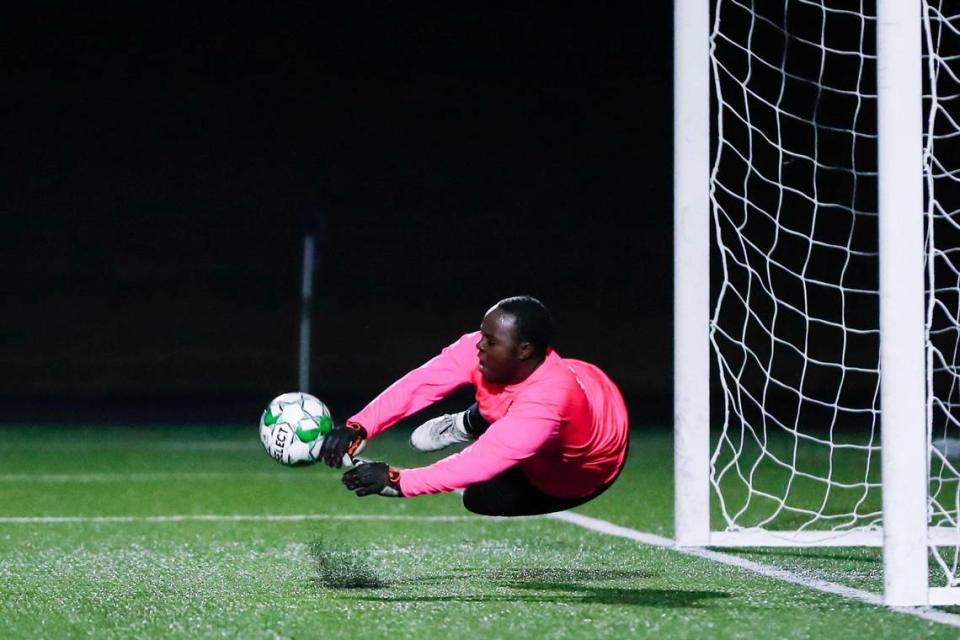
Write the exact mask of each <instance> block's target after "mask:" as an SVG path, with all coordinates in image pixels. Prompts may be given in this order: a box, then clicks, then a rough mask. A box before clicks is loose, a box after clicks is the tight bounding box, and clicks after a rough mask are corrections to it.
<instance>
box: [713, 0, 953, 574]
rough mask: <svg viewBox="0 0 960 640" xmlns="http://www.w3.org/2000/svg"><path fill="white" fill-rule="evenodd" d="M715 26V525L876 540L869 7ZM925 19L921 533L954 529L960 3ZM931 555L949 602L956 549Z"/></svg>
mask: <svg viewBox="0 0 960 640" xmlns="http://www.w3.org/2000/svg"><path fill="white" fill-rule="evenodd" d="M948 7H949V9H948ZM715 12H716V13H715V20H714V27H713V33H712V45H713V46H712V49H711V61H712V71H713V86H714V97H715V101H714V105H713V106H714V109H715V128H716V134H717V135H716V138H717V139H716V147H715V149H714V164H713V173H712V176H711V198H712V205H713V213H714V235H715V238H714V239H715V242H716V247H718V249H719V250H718V251H717V256H716V258H717V260H716V262H715V267H719V268H716V269H715V270H716V271H717V272H719V273H720V274H721V276H722V280H721V281H720V282H719V284H718V285H717V288H716V290H715V293H716V295H715V307H714V313H713V317H712V324H711V340H712V345H713V349H714V355H715V360H716V365H717V367H716V371H717V376H718V378H719V383H720V384H719V389H720V390H721V393H720V394H719V395H720V398H717V400H718V401H722V403H723V411H722V412H721V414H722V415H723V427H722V431H721V433H720V436H719V439H718V440H717V442H716V446H715V448H714V451H713V456H712V461H711V462H712V469H711V480H712V483H713V487H714V490H715V495H716V496H717V497H718V500H717V501H716V502H717V506H718V509H717V513H715V516H716V518H717V519H718V520H719V521H721V522H722V526H723V527H724V528H725V529H727V530H751V529H763V530H765V531H804V530H807V531H823V530H827V531H836V532H845V531H850V530H854V529H876V528H878V527H879V526H880V524H881V508H880V507H881V504H880V490H881V485H880V467H879V463H880V459H879V458H880V438H879V428H880V406H879V400H880V394H879V314H878V303H879V299H878V293H877V273H878V270H877V217H876V211H877V203H876V194H877V182H876V162H877V160H876V153H877V135H876V122H877V117H876V87H875V81H876V55H875V32H876V19H875V7H874V6H873V4H872V3H864V2H851V1H849V0H848V1H844V0H829V1H824V0H821V1H813V0H787V1H786V2H784V3H777V4H774V3H767V2H759V1H755V2H748V1H745V0H718V1H717V2H716V4H715ZM923 13H924V19H923V30H924V48H925V56H924V61H923V62H924V76H925V78H924V83H925V84H924V107H925V114H926V122H925V123H924V167H925V180H926V204H927V220H926V241H927V247H926V249H927V279H928V282H927V302H928V307H927V335H928V340H927V346H928V349H927V356H928V367H927V375H928V385H927V386H928V398H929V403H928V407H929V408H928V427H929V429H928V434H929V438H930V445H931V446H930V470H929V471H930V524H931V525H932V526H934V527H946V528H950V529H953V530H956V531H960V5H958V4H957V3H956V2H952V3H951V2H945V1H944V0H927V1H925V2H923ZM785 535H786V534H785ZM931 555H932V557H933V559H934V561H935V562H936V564H937V565H939V567H940V568H941V569H942V570H943V573H944V575H945V576H946V584H947V585H949V586H957V585H958V584H960V580H958V569H960V547H957V546H955V545H951V546H941V547H933V548H932V554H931ZM932 582H933V583H940V584H942V583H943V581H942V580H934V581H932Z"/></svg>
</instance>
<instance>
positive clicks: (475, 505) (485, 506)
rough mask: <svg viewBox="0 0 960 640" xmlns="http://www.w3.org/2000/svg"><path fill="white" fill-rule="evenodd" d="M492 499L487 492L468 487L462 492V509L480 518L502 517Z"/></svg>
mask: <svg viewBox="0 0 960 640" xmlns="http://www.w3.org/2000/svg"><path fill="white" fill-rule="evenodd" d="M492 497H493V496H491V495H490V493H489V492H488V491H483V490H479V489H475V488H473V487H468V488H467V489H466V490H465V491H464V492H463V507H464V508H465V509H466V510H467V511H469V512H471V513H476V514H477V515H481V516H499V515H503V514H502V512H501V509H498V508H497V505H496V503H495V502H494V500H492V499H491V498H492Z"/></svg>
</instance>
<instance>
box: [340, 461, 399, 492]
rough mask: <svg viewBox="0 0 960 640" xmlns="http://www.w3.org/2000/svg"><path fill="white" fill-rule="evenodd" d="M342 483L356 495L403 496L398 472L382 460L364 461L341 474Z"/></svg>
mask: <svg viewBox="0 0 960 640" xmlns="http://www.w3.org/2000/svg"><path fill="white" fill-rule="evenodd" d="M343 484H344V485H346V487H347V489H350V491H356V492H357V495H358V496H372V495H374V494H377V495H381V496H387V497H388V498H400V497H403V493H402V492H401V491H400V472H399V471H398V470H397V469H394V468H393V467H391V466H389V465H387V464H385V463H383V462H364V463H362V464H359V465H357V466H356V467H354V468H353V469H350V471H347V472H346V473H345V474H343Z"/></svg>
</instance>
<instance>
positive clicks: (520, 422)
mask: <svg viewBox="0 0 960 640" xmlns="http://www.w3.org/2000/svg"><path fill="white" fill-rule="evenodd" d="M479 341H480V332H479V331H477V332H474V333H468V334H466V335H464V336H463V337H461V338H460V339H459V340H457V341H456V342H454V343H453V344H452V345H450V346H449V347H447V348H446V349H444V350H443V351H442V352H441V353H440V355H438V356H436V357H435V358H433V359H432V360H430V361H429V362H427V363H426V364H424V365H423V366H421V367H418V368H417V369H414V370H413V371H411V372H410V373H408V374H407V375H405V376H403V377H402V378H400V379H399V380H398V381H397V382H395V383H393V384H392V385H391V386H390V387H388V388H387V389H386V390H385V391H384V392H383V393H381V394H380V395H379V396H377V397H376V398H375V399H374V400H373V401H372V402H371V403H370V404H368V405H367V406H366V407H365V408H364V409H363V410H362V411H360V413H358V414H356V415H355V416H353V417H352V418H350V419H349V420H348V421H347V422H349V423H352V424H359V425H362V426H363V428H364V429H366V431H367V435H368V436H369V437H371V438H372V437H374V436H376V435H377V434H378V433H380V432H382V431H384V430H385V429H387V428H389V427H391V426H393V425H394V424H396V423H397V422H398V421H400V420H401V419H403V418H405V417H406V416H408V415H410V414H412V413H415V412H417V411H419V410H420V409H422V408H424V407H426V406H427V405H429V404H432V403H434V402H436V401H437V400H440V399H441V398H443V397H445V396H446V395H448V394H449V393H451V392H452V391H454V390H455V389H457V388H459V387H462V386H465V385H468V384H472V385H473V386H474V387H476V389H477V393H476V399H477V404H478V405H479V408H480V413H481V414H482V415H483V417H484V418H486V419H487V420H488V421H490V423H491V424H490V427H489V428H488V429H487V431H486V432H485V433H484V434H483V435H482V436H480V437H479V438H477V440H476V441H475V442H474V443H473V444H471V445H470V446H469V447H467V448H465V449H464V450H462V451H460V452H459V453H455V454H453V455H452V456H449V457H447V458H444V459H443V460H440V461H438V462H436V463H434V464H432V465H429V466H426V467H420V468H417V469H405V470H403V471H401V472H400V488H401V490H402V491H403V494H404V496H408V497H411V496H417V495H423V494H430V493H440V492H444V491H455V490H457V489H464V488H466V487H469V486H470V485H472V484H476V483H478V482H484V481H486V480H490V479H491V478H493V477H494V476H496V475H498V474H500V473H502V472H503V471H506V470H507V469H510V468H511V467H515V466H519V467H520V468H521V469H522V470H523V472H524V474H525V475H526V476H527V478H528V479H529V480H530V483H531V484H532V485H533V486H535V487H536V488H538V489H540V490H541V491H543V492H544V493H547V494H549V495H552V496H556V497H560V498H576V497H583V496H587V495H590V494H591V493H593V492H594V491H596V490H597V489H599V488H600V487H602V486H603V485H605V484H607V483H608V482H611V481H612V480H613V479H614V478H615V477H616V475H617V473H618V472H619V470H620V467H622V466H623V462H624V460H625V458H626V452H627V410H626V408H625V407H624V404H623V398H622V397H621V396H620V392H619V391H618V390H617V387H616V386H615V385H614V384H613V382H612V381H611V380H610V379H609V378H608V377H607V376H606V375H605V374H604V373H603V372H602V371H601V370H600V369H598V368H597V367H595V366H593V365H592V364H589V363H586V362H581V361H579V360H569V359H564V358H561V357H560V356H559V355H558V354H557V353H556V352H555V351H554V350H552V349H549V350H548V351H547V356H546V359H545V360H544V361H543V364H541V365H540V366H539V367H537V369H536V370H535V371H534V372H533V373H532V374H531V375H530V376H529V377H528V378H527V379H526V380H524V381H523V382H521V383H519V384H515V385H497V384H491V383H489V382H486V381H485V380H484V379H483V376H482V375H481V374H480V370H479V368H478V364H479V361H478V360H477V347H476V345H477V342H479Z"/></svg>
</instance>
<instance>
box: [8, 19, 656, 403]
mask: <svg viewBox="0 0 960 640" xmlns="http://www.w3.org/2000/svg"><path fill="white" fill-rule="evenodd" d="M350 7H351V8H349V9H344V8H342V7H341V8H331V7H317V6H314V5H289V6H282V7H281V6H279V5H278V6H277V7H273V8H263V9H261V10H247V9H238V8H237V7H235V6H228V5H222V6H220V7H219V8H215V9H198V8H196V7H194V6H191V5H189V4H186V3H184V4H182V5H180V6H177V7H174V8H166V9H163V10H162V11H161V12H157V13H151V12H148V11H147V10H146V9H143V8H135V9H127V11H128V12H129V13H112V12H111V13H106V12H105V13H102V14H97V13H92V12H91V10H90V8H89V7H80V6H76V7H74V8H72V9H57V10H55V9H49V8H48V9H38V10H35V11H34V13H32V14H31V15H20V16H16V17H15V18H11V19H10V20H8V21H6V24H5V26H4V27H3V29H4V34H3V38H2V45H0V46H2V57H3V65H2V74H3V76H2V77H3V81H4V88H5V90H4V100H3V106H2V107H0V113H2V115H0V118H2V120H3V123H4V127H3V130H4V143H3V145H2V162H3V167H2V168H3V176H4V180H3V182H4V190H3V191H4V199H3V209H2V220H3V223H2V234H0V253H2V256H3V257H2V261H3V262H2V265H3V267H2V268H3V274H4V278H3V281H4V287H3V289H4V300H5V302H4V305H3V306H4V311H3V320H2V325H0V327H2V330H0V366H2V368H3V375H2V376H0V385H2V386H0V396H2V397H3V398H4V401H5V402H6V403H7V405H8V406H9V405H10V404H12V403H13V404H15V403H16V402H17V400H18V398H36V397H48V398H61V399H82V398H95V399H97V398H98V399H101V400H99V401H101V402H109V400H107V399H109V398H157V397H164V398H177V397H181V396H182V397H186V396H198V395H199V396H201V397H202V396H203V395H204V394H209V395H211V396H223V397H232V398H239V399H241V400H239V402H240V405H239V406H241V407H243V408H244V410H246V408H245V407H246V405H245V404H244V403H246V402H249V403H252V405H254V406H258V405H259V404H262V403H263V402H266V401H267V400H269V398H270V397H272V396H273V395H276V394H277V393H280V392H282V391H287V390H292V389H294V388H295V386H296V358H297V331H298V321H299V302H298V298H299V288H300V260H301V237H302V215H303V211H304V210H305V208H307V207H310V206H316V207H319V208H320V209H322V210H323V212H324V213H325V215H326V230H325V234H324V248H325V250H324V253H323V256H322V259H321V263H320V265H319V268H318V271H317V281H316V294H317V295H316V316H315V317H316V320H315V324H314V351H313V361H312V362H313V369H314V381H315V382H314V385H313V387H312V389H311V390H312V391H313V392H314V393H316V394H317V395H319V396H321V397H322V398H324V399H325V400H327V401H328V402H330V404H331V405H333V406H334V407H335V408H337V406H338V404H340V405H343V406H348V405H350V403H353V402H355V399H357V398H362V399H369V397H372V395H373V394H375V393H376V392H378V391H379V390H380V389H381V388H382V387H384V386H385V385H387V384H389V383H390V382H391V381H392V380H393V379H395V378H396V377H397V376H399V375H400V374H402V373H404V372H405V371H407V370H408V369H410V368H412V367H414V366H416V365H418V364H420V363H421V362H422V361H424V360H426V359H427V358H429V357H430V356H432V355H433V354H434V353H435V352H436V351H438V350H439V349H440V348H441V347H442V346H444V345H445V344H448V343H449V342H451V341H453V340H454V339H455V338H456V337H457V336H459V335H460V334H461V333H464V332H466V331H470V330H473V329H474V328H476V327H477V326H478V325H479V322H480V319H481V317H482V315H483V312H484V311H485V310H486V309H487V307H489V306H490V305H491V304H493V303H494V302H496V301H497V300H498V299H500V298H502V297H505V296H508V295H514V294H519V293H527V294H531V295H535V296H537V297H540V298H541V299H542V300H543V301H544V302H545V303H546V304H547V305H548V306H549V307H550V308H551V309H552V310H553V313H554V316H555V319H556V323H557V327H558V336H557V340H556V346H557V348H558V350H559V351H560V352H561V353H562V354H564V355H569V356H571V357H578V358H582V359H586V360H590V361H593V362H595V363H597V364H599V365H601V366H602V367H604V368H605V369H606V370H608V372H609V373H610V374H611V375H612V377H613V378H614V379H615V380H616V381H617V382H618V383H619V384H620V386H621V388H622V389H623V391H624V392H625V394H626V395H627V396H628V398H629V399H631V402H633V403H637V404H641V405H642V404H651V403H652V404H657V403H660V404H662V403H663V402H665V401H668V399H669V394H670V377H671V363H670V352H671V348H670V343H671V329H670V327H671V286H672V285H671V250H672V249H671V243H672V240H671V224H672V213H671V188H672V187H671V180H672V171H671V155H672V151H671V134H670V131H671V127H672V115H671V114H672V107H671V74H672V70H671V67H670V64H671V63H670V59H671V51H670V46H671V45H670V30H671V16H670V13H669V8H663V7H660V6H659V3H634V4H633V6H631V7H630V10H629V12H628V11H626V10H624V11H618V10H615V9H612V8H610V7H598V6H596V5H589V7H588V5H582V7H581V8H580V9H560V8H555V7H551V8H550V9H549V11H547V10H545V9H530V8H526V9H520V8H517V7H509V6H502V7H491V6H489V5H486V4H484V5H481V4H470V5H466V4H459V3H458V4H456V5H455V6H447V5H442V4H440V3H436V4H433V3H429V4H428V3H423V4H414V3H390V2H384V3H378V4H377V5H376V6H375V7H373V6H370V7H365V8H362V9H360V8H357V5H355V4H351V5H350ZM348 399H349V400H348Z"/></svg>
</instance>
